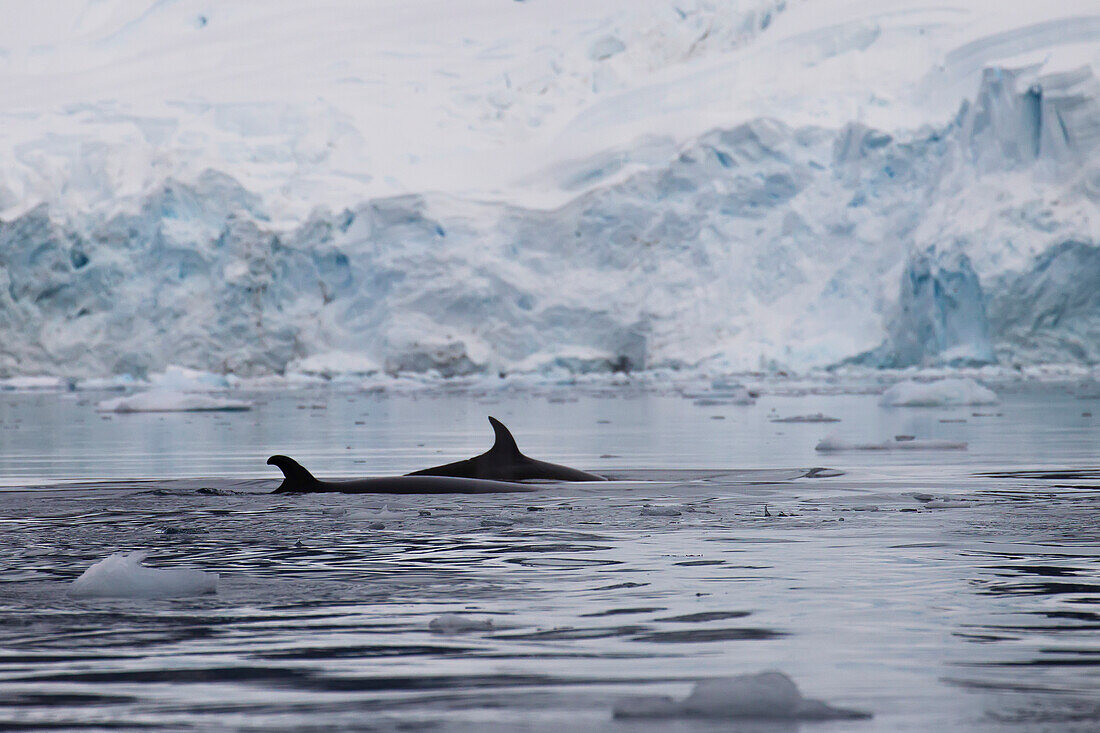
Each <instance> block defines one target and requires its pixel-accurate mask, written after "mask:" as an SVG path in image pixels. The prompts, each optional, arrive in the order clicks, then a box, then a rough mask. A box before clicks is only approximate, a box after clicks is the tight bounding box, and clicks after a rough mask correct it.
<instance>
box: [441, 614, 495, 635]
mask: <svg viewBox="0 0 1100 733" xmlns="http://www.w3.org/2000/svg"><path fill="white" fill-rule="evenodd" d="M428 628H429V629H431V630H432V631H434V632H435V633H437V634H462V633H465V632H467V631H492V630H493V621H492V619H487V618H484V619H483V618H474V617H472V616H462V615H460V614H457V613H445V614H443V615H442V616H439V617H437V618H433V619H432V620H431V621H430V622H429V623H428Z"/></svg>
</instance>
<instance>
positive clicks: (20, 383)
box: [0, 377, 69, 392]
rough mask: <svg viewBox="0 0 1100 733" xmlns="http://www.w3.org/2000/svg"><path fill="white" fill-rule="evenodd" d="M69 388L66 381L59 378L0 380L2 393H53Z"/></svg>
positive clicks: (13, 378)
mask: <svg viewBox="0 0 1100 733" xmlns="http://www.w3.org/2000/svg"><path fill="white" fill-rule="evenodd" d="M68 388H69V382H68V380H65V379H62V378H61V377H8V378H7V379H0V391H3V392H55V391H61V390H66V389H68Z"/></svg>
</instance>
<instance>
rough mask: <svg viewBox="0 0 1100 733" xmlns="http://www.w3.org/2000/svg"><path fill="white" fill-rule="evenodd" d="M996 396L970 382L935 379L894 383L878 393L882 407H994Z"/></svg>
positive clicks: (971, 380)
mask: <svg viewBox="0 0 1100 733" xmlns="http://www.w3.org/2000/svg"><path fill="white" fill-rule="evenodd" d="M999 402H1000V399H999V398H998V397H997V394H996V393H995V392H994V391H993V390H991V389H986V388H985V387H983V386H982V385H980V384H978V383H977V382H975V381H974V380H973V379H968V378H967V379H939V380H936V381H934V382H914V381H913V380H908V381H905V382H898V383H897V384H895V385H894V386H893V387H890V389H888V390H886V391H885V392H883V393H882V399H880V400H879V404H880V405H884V406H886V407H958V406H961V405H996V404H997V403H999Z"/></svg>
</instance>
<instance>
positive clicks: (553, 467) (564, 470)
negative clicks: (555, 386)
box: [408, 416, 603, 481]
mask: <svg viewBox="0 0 1100 733" xmlns="http://www.w3.org/2000/svg"><path fill="white" fill-rule="evenodd" d="M489 424H490V425H492V426H493V433H494V435H495V440H494V441H493V447H492V448H490V449H489V450H487V451H485V452H484V453H482V454H481V455H479V456H474V457H473V458H467V459H466V460H464V461H455V462H454V463H447V464H445V465H442V466H433V467H432V468H425V469H422V470H420V471H413V472H412V473H410V474H408V475H409V476H455V477H459V478H476V479H485V480H490V481H524V480H528V479H545V480H550V481H602V480H603V477H602V476H596V475H595V474H591V473H586V472H585V471H578V470H577V469H575V468H569V467H568V466H559V465H557V464H555V463H547V462H545V461H536V460H534V459H533V458H528V457H527V456H525V455H523V453H522V452H520V449H519V446H518V445H516V439H515V438H514V437H512V433H511V431H509V430H508V428H506V427H505V426H504V423H502V422H501V421H500V420H497V419H496V418H495V417H492V416H490V417H489Z"/></svg>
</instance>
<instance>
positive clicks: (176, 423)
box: [0, 388, 1100, 733]
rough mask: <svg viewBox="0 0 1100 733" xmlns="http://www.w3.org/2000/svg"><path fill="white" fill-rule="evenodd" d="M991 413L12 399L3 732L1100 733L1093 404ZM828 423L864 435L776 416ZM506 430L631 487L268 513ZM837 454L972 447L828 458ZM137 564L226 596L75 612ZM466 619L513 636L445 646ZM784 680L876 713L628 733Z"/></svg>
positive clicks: (611, 401)
mask: <svg viewBox="0 0 1100 733" xmlns="http://www.w3.org/2000/svg"><path fill="white" fill-rule="evenodd" d="M1002 396H1003V398H1004V402H1003V404H1001V405H999V406H996V407H992V408H990V407H979V408H942V409H935V408H929V409H897V408H894V409H888V408H881V407H879V406H878V405H877V398H876V397H875V396H874V395H858V394H856V395H853V394H847V395H844V394H841V395H794V394H773V393H766V394H764V395H763V396H762V397H761V399H760V400H759V401H758V403H757V404H756V405H753V406H749V407H737V406H724V405H710V406H708V405H698V404H695V402H694V401H693V400H691V399H684V398H682V397H679V396H676V395H661V394H643V393H631V392H615V393H610V392H609V393H598V392H595V393H594V392H591V391H590V392H589V393H586V394H582V395H577V394H575V393H569V392H562V391H556V392H548V393H546V394H534V393H528V394H508V393H502V394H494V393H477V392H472V391H462V390H453V391H450V392H443V393H432V394H420V395H417V396H410V395H405V396H397V395H384V394H363V393H356V392H351V391H349V392H341V391H338V390H328V391H316V392H296V393H284V394H279V393H260V394H256V395H252V396H251V397H252V398H253V399H254V400H255V402H256V408H255V409H254V410H252V411H251V412H245V413H232V414H230V413H227V414H221V415H217V414H206V415H199V414H190V415H188V414H172V415H141V414H138V415H112V416H103V415H100V414H98V413H96V412H95V401H96V400H97V399H101V398H102V396H99V395H90V394H83V393H75V394H0V485H2V486H3V487H4V488H3V489H0V533H2V534H0V537H2V538H3V542H0V728H7V729H17V730H20V729H32V728H36V727H37V728H46V727H55V728H61V729H130V728H132V729H139V728H140V729H154V730H156V729H162V730H187V729H200V730H210V729H239V730H277V729H289V730H295V729H297V730H303V729H308V730H397V729H400V730H447V731H449V730H460V731H466V730H468V731H493V730H533V731H560V730H578V731H586V730H601V731H602V730H607V731H623V732H624V733H630V732H632V731H647V730H678V731H710V730H723V731H726V730H753V731H775V732H778V731H795V730H802V731H821V732H822V733H824V732H826V731H828V732H835V731H868V732H871V731H930V730H960V731H994V730H997V731H1000V730H1010V731H1048V730H1049V731H1095V730H1097V729H1098V728H1100V529H1098V528H1100V431H1098V430H1097V427H1096V422H1095V420H1096V419H1100V400H1098V399H1095V398H1093V399H1082V398H1081V397H1080V395H1078V394H1075V393H1074V392H1073V390H1067V389H1059V388H1046V389H1042V390H1040V389H1028V390H1023V391H1019V392H1005V393H1004V394H1003V395H1002ZM818 411H821V412H825V413H827V414H829V415H832V416H835V417H838V418H841V420H842V421H841V422H839V423H832V424H784V423H773V422H771V421H770V419H769V418H771V417H775V416H789V415H794V414H806V413H813V412H818ZM1088 412H1091V413H1095V414H1096V415H1097V416H1098V417H1097V418H1092V417H1090V416H1085V415H1083V413H1088ZM974 413H983V414H982V415H978V416H975V415H974ZM487 414H492V415H495V416H496V417H498V418H500V419H502V420H503V421H504V422H505V423H506V424H508V425H509V426H510V427H511V428H512V430H513V432H514V433H515V434H516V437H517V439H518V441H519V443H520V447H521V448H523V449H524V450H525V451H526V452H527V453H528V454H530V455H533V456H535V457H539V458H544V459H549V460H554V461H558V462H562V463H568V464H571V465H576V466H578V467H582V468H586V469H590V470H597V471H602V472H605V473H607V474H609V475H611V476H612V477H614V478H617V479H619V480H616V481H614V482H612V483H608V484H606V485H602V484H601V485H574V486H569V485H553V484H551V485H544V486H540V487H539V490H538V491H536V492H534V493H530V494H516V495H502V496H480V497H478V496H474V497H439V496H435V497H384V496H339V495H322V496H306V497H291V496H283V495H279V496H270V495H268V494H267V493H266V492H269V491H270V490H271V489H273V488H274V487H275V486H276V485H277V483H278V482H277V478H276V477H277V472H275V470H274V469H273V468H272V467H270V466H266V465H265V464H264V461H265V459H266V457H267V456H268V455H270V454H271V453H276V452H279V453H287V454H289V455H292V456H295V457H297V458H299V460H301V462H302V463H303V464H305V465H306V466H307V467H309V468H311V469H313V470H314V472H315V473H317V474H318V475H319V476H322V477H325V478H329V477H332V478H338V477H354V476H360V475H379V474H388V473H394V472H403V471H408V470H411V469H414V468H418V467H423V466H425V465H431V464H435V463H441V462H444V461H450V460H454V459H457V458H462V457H468V456H470V455H473V454H474V453H478V452H481V451H483V450H484V449H486V448H487V447H488V445H489V444H490V443H491V436H492V432H491V430H490V429H489V426H488V423H487V422H486V421H485V416H486V415H487ZM944 420H947V421H949V422H943V421H944ZM960 421H964V422H960ZM828 434H836V435H839V436H841V437H843V438H845V439H849V440H858V441H864V442H870V441H881V440H884V439H889V438H892V437H893V436H894V435H899V434H906V435H914V436H916V437H918V438H937V439H947V440H965V441H968V442H969V449H968V450H967V451H934V452H916V451H889V452H874V453H835V454H820V453H816V452H815V451H814V446H815V444H816V443H817V441H818V440H819V439H820V438H822V437H824V436H825V435H828ZM814 466H828V467H831V468H835V469H839V470H841V471H843V472H844V475H841V476H834V477H829V478H808V477H806V476H805V474H806V471H805V469H807V468H810V467H814ZM914 494H922V495H923V494H929V495H933V496H936V497H948V498H950V499H954V500H964V501H966V502H967V503H966V504H965V505H963V506H957V505H955V504H952V503H949V504H948V506H947V507H946V508H930V506H929V503H928V502H926V501H920V500H918V499H917V498H915V497H914ZM922 498H926V497H922ZM647 504H648V505H656V506H672V507H675V508H676V509H677V510H679V511H680V512H681V514H680V515H679V516H644V515H643V514H642V509H643V508H644V507H645V505H647ZM765 504H766V505H767V507H768V510H769V514H771V515H772V516H770V517H769V516H765V515H764V506H765ZM932 506H935V504H934V503H933V504H932ZM425 512H426V513H428V514H426V515H425V514H424V513H425ZM781 515H787V516H781ZM379 525H382V526H383V528H379ZM129 550H149V551H150V553H151V554H150V557H149V560H148V564H149V565H152V566H160V567H190V568H200V569H203V570H207V571H211V572H217V573H219V574H220V581H219V586H218V593H217V594H216V595H211V596H204V597H192V598H178V599H168V600H133V599H112V600H86V599H85V600H77V599H72V598H70V597H69V596H68V595H67V590H68V587H69V585H70V583H71V582H72V581H73V580H74V579H75V578H76V577H78V576H79V575H80V574H81V573H82V572H83V571H84V570H85V569H86V568H87V567H88V566H89V565H91V564H92V563H94V562H97V561H99V560H101V559H103V558H104V557H106V556H107V555H109V554H111V553H112V552H118V551H129ZM444 613H458V614H466V615H468V616H470V617H471V618H474V619H478V620H491V621H492V627H491V628H489V629H485V630H480V631H473V632H468V633H460V634H441V633H435V632H434V631H433V630H432V629H431V628H430V627H429V624H430V622H431V621H432V620H433V619H435V618H438V617H439V616H440V615H442V614H444ZM767 669H776V670H781V671H783V672H785V673H787V674H788V675H790V676H791V677H792V678H793V679H794V680H795V681H796V682H797V683H798V684H799V686H800V687H801V689H802V690H803V692H804V693H805V694H807V695H808V696H811V697H816V698H822V699H825V700H827V701H828V702H830V703H832V704H834V705H840V706H844V707H852V708H858V709H862V710H867V711H870V712H873V713H874V718H873V719H871V720H868V721H844V722H836V723H803V724H774V725H770V726H768V725H763V726H761V725H757V726H755V727H752V726H750V727H745V726H741V727H737V726H731V724H730V723H728V722H707V721H697V720H678V721H668V720H661V721H652V722H648V723H647V722H644V721H641V722H638V721H630V722H627V721H617V720H614V719H613V718H612V710H613V708H614V706H615V705H616V703H618V702H620V701H622V700H624V699H626V698H628V697H631V696H637V695H649V694H669V695H674V696H677V697H682V696H683V695H685V694H687V692H688V691H689V690H690V689H691V685H692V683H693V682H694V681H696V680H700V679H705V678H710V677H720V676H729V675H735V674H743V673H752V672H758V671H762V670H767Z"/></svg>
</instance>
